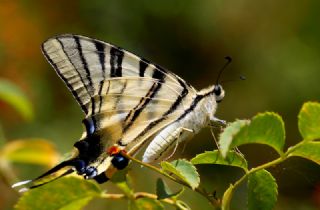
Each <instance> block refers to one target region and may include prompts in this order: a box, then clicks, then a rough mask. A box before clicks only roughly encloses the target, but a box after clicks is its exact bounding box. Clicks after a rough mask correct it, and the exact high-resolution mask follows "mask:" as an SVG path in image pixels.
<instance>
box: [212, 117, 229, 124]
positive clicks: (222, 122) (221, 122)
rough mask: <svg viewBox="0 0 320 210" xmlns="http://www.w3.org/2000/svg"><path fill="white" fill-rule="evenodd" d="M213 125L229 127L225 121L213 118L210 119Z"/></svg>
mask: <svg viewBox="0 0 320 210" xmlns="http://www.w3.org/2000/svg"><path fill="white" fill-rule="evenodd" d="M210 121H211V122H213V123H219V124H221V125H227V122H226V121H225V120H220V119H219V118H216V117H213V118H211V119H210Z"/></svg>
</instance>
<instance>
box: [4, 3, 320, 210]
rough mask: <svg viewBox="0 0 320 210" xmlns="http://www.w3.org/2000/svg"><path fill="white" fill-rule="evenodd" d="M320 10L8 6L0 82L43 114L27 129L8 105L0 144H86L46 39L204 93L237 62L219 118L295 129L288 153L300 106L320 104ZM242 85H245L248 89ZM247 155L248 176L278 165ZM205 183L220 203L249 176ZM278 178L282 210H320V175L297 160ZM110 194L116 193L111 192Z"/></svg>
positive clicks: (8, 194)
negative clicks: (115, 58)
mask: <svg viewBox="0 0 320 210" xmlns="http://www.w3.org/2000/svg"><path fill="white" fill-rule="evenodd" d="M319 9H320V1H318V0H305V1H298V0H291V1H289V0H287V1H276V0H270V1H254V0H235V1H223V0H202V1H196V0H189V1H185V0H176V1H169V0H164V1H148V0H137V1H125V0H90V1H86V0H80V1H75V0H71V1H64V0H55V1H50V0H20V1H18V0H17V1H12V0H1V1H0V68H1V70H0V78H1V79H6V80H9V81H11V82H12V83H14V84H16V85H17V86H18V87H20V88H21V89H22V90H23V92H24V93H25V95H26V96H27V97H28V98H29V99H30V100H31V104H32V108H33V116H32V115H30V116H27V117H24V118H23V117H21V116H20V115H19V114H18V113H17V112H16V111H15V110H14V109H13V108H12V106H10V105H8V104H7V103H4V102H1V101H0V116H1V117H0V123H1V127H2V130H3V132H4V136H5V137H0V138H1V139H0V140H1V145H3V142H5V141H7V142H10V141H11V140H14V139H26V138H40V139H47V140H50V141H51V142H52V143H53V144H55V145H56V147H57V150H58V151H59V152H60V153H61V154H64V153H66V152H68V151H70V149H71V148H72V145H73V143H74V141H75V140H77V139H78V138H79V137H80V134H81V132H82V125H81V120H82V118H83V115H82V113H81V111H80V108H79V107H78V105H77V104H76V101H75V100H74V99H73V98H72V95H71V94H70V93H69V91H68V90H67V88H66V87H65V85H64V84H63V82H62V81H60V79H59V78H58V76H57V75H56V74H55V72H54V70H53V69H52V68H51V67H50V65H49V64H48V63H47V62H46V60H45V59H44V57H43V56H42V54H41V51H40V45H41V43H42V42H43V41H44V40H46V39H47V38H49V37H51V36H54V35H58V34H62V33H75V34H81V35H86V36H90V37H94V38H97V39H100V40H104V41H106V42H110V43H113V44H115V45H118V46H120V47H122V48H125V49H127V50H129V51H131V52H133V53H135V54H137V55H140V56H143V57H145V58H147V59H149V60H151V61H153V62H155V63H157V64H160V65H161V66H163V67H165V68H167V69H169V70H171V71H173V72H175V73H176V74H178V75H180V76H181V77H182V78H184V79H185V80H187V81H188V82H189V83H191V84H192V85H194V87H196V88H197V89H200V88H204V87H206V86H208V85H210V84H213V83H214V81H215V79H216V76H217V72H218V71H219V69H220V68H221V66H222V65H223V64H224V62H225V61H224V59H223V58H224V57H225V56H226V55H230V56H232V57H233V63H232V64H231V65H230V66H229V67H228V69H227V70H226V71H225V72H224V75H223V79H222V80H223V81H226V82H225V83H222V85H223V86H224V88H225V90H226V97H225V99H224V101H223V102H222V103H220V104H219V107H218V111H217V117H219V118H221V119H225V120H227V121H233V120H235V119H244V118H251V117H252V116H253V115H255V114H257V113H258V112H264V111H274V112H277V113H279V114H280V115H282V116H283V119H284V121H285V123H286V125H285V126H286V129H287V130H286V131H287V134H286V135H287V143H286V146H287V147H289V146H290V145H292V144H295V143H297V142H298V141H299V140H300V138H301V137H300V135H299V132H298V128H297V114H298V112H299V109H300V107H301V105H302V104H303V102H306V101H319V98H320V88H319V79H320V67H319V66H320V59H319V58H320V25H319V23H320V14H319ZM239 75H245V76H246V78H247V80H246V81H240V79H239ZM228 81H229V82H228ZM218 131H219V129H217V132H218ZM212 142H213V139H212V137H211V135H210V132H209V130H208V129H204V130H203V131H202V132H201V133H200V134H198V135H197V136H196V137H195V138H194V139H193V140H192V141H190V142H189V143H188V145H187V147H186V149H185V150H184V151H183V152H180V154H178V155H177V156H176V157H185V158H191V157H193V156H195V155H196V154H198V153H201V152H203V151H205V150H212V149H213V148H214V147H215V146H214V144H213V143H212ZM240 149H241V151H242V152H243V153H244V154H245V156H246V158H247V160H248V161H249V164H250V166H256V165H258V164H261V163H263V162H266V161H270V160H272V159H273V158H275V157H277V155H276V153H275V152H274V151H272V150H271V149H269V148H266V147H264V146H259V145H249V146H243V147H241V148H240ZM13 169H14V173H15V175H16V176H17V177H18V179H19V180H22V179H30V178H33V177H35V176H36V175H39V173H40V172H43V171H44V170H46V169H45V168H44V167H39V166H33V165H25V164H19V165H15V166H14V168H13ZM199 171H200V173H201V180H202V184H205V185H206V188H207V189H208V191H216V192H217V196H218V197H221V195H222V194H223V192H224V190H225V189H226V188H227V187H228V185H229V183H230V182H234V181H235V180H236V179H237V178H239V176H240V175H241V171H240V170H239V169H235V168H230V167H225V166H200V167H199ZM271 172H272V174H273V175H274V176H275V178H276V179H277V181H278V185H279V194H280V195H279V198H278V203H277V206H276V209H301V210H307V209H308V210H309V209H310V210H311V209H320V167H319V166H317V165H316V164H313V163H311V162H308V161H306V160H302V159H298V158H294V159H291V160H289V161H287V162H286V163H284V164H281V165H280V166H277V167H275V168H272V169H271ZM131 174H132V177H133V181H134V186H135V190H137V191H144V190H145V191H148V192H154V188H155V179H156V178H157V176H158V175H156V174H154V173H153V172H150V171H149V170H147V169H145V168H140V167H133V168H132V170H131ZM145 177H150V179H148V180H146V178H145ZM13 181H15V180H12V182H13ZM173 187H174V188H178V187H179V186H177V185H173ZM106 189H108V191H109V192H118V191H117V189H115V188H114V186H112V184H110V183H108V184H106ZM0 192H1V194H0V209H11V208H12V206H13V205H14V203H15V202H16V200H17V198H18V195H17V193H16V192H14V191H13V190H12V189H10V187H9V185H8V184H6V183H5V182H2V181H0ZM245 194H246V191H245V186H243V187H242V188H240V190H239V191H238V192H237V194H236V195H235V199H234V201H233V203H234V205H233V206H234V209H245V204H246V199H245V198H246V197H245V196H246V195H245ZM182 200H185V201H186V202H187V203H188V204H189V205H190V206H191V207H192V208H193V209H209V208H210V206H209V205H208V204H207V202H206V200H205V199H203V198H201V197H200V196H198V195H197V194H196V193H193V192H191V191H188V190H187V192H186V194H185V195H184V198H182ZM125 207H126V202H125V201H106V200H94V201H93V202H91V203H90V204H89V206H88V207H87V209H125Z"/></svg>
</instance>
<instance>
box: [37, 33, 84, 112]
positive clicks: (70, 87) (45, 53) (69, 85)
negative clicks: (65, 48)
mask: <svg viewBox="0 0 320 210" xmlns="http://www.w3.org/2000/svg"><path fill="white" fill-rule="evenodd" d="M57 40H58V39H57ZM58 41H59V40H58ZM59 42H60V41H59ZM60 44H61V43H60ZM42 52H43V54H44V56H45V57H46V58H47V60H48V61H49V63H50V64H51V65H52V66H53V67H54V69H55V70H56V72H57V74H58V75H59V77H60V78H61V79H62V80H63V82H64V83H65V84H66V85H67V87H68V88H69V90H70V91H71V93H72V95H73V96H74V97H75V99H76V100H77V102H78V103H79V105H80V106H81V109H82V110H83V111H84V113H85V114H88V109H87V107H86V106H85V105H84V104H83V103H82V100H81V99H80V97H79V96H78V93H77V91H75V90H74V88H73V87H72V85H71V84H70V83H69V81H68V80H67V79H66V78H65V77H64V76H63V74H62V73H61V72H60V70H59V68H58V67H57V64H55V63H54V62H53V60H52V59H51V58H50V56H49V55H48V53H47V52H46V50H45V49H44V46H43V45H42Z"/></svg>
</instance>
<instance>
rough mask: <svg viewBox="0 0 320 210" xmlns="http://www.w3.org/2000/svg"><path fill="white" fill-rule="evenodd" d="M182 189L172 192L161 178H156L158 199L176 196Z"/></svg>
mask: <svg viewBox="0 0 320 210" xmlns="http://www.w3.org/2000/svg"><path fill="white" fill-rule="evenodd" d="M182 191H183V189H181V190H179V191H178V192H175V193H173V192H172V191H171V190H170V188H169V187H168V185H167V184H166V183H165V182H164V181H163V180H162V179H161V178H159V179H158V180H157V187H156V194H157V197H158V200H161V199H165V198H171V197H176V196H177V195H179V194H181V192H182Z"/></svg>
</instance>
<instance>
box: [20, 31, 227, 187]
mask: <svg viewBox="0 0 320 210" xmlns="http://www.w3.org/2000/svg"><path fill="white" fill-rule="evenodd" d="M42 51H43V53H44V56H45V57H46V59H47V60H48V62H49V63H50V64H51V65H52V66H53V68H54V69H55V71H56V72H57V74H58V75H59V77H60V78H61V79H62V80H63V81H64V83H65V84H66V85H67V87H68V89H69V90H70V91H71V93H72V94H73V96H74V98H75V99H76V101H77V102H78V104H79V105H80V107H81V109H82V110H83V112H84V114H85V119H84V120H83V124H84V127H85V130H84V132H83V135H82V137H81V138H80V140H79V141H77V142H76V143H75V144H74V152H73V155H72V156H71V157H70V158H69V159H67V160H65V161H63V162H62V163H60V164H58V165H57V166H55V167H54V168H52V169H50V170H49V171H48V172H46V173H45V174H43V175H41V176H40V177H38V178H36V179H35V180H31V181H30V182H31V188H33V187H37V186H40V185H42V184H43V183H47V182H48V181H42V180H43V179H44V178H46V179H48V178H49V181H52V180H54V179H56V178H59V177H61V176H64V175H66V174H69V173H73V172H76V173H78V174H79V175H82V176H84V177H85V178H94V179H96V180H97V181H98V182H99V183H101V182H104V181H106V180H108V179H109V178H110V177H111V176H112V174H113V173H114V172H116V171H117V170H118V169H122V168H124V167H125V166H126V164H127V162H126V160H125V159H124V158H123V157H122V156H121V155H119V153H118V152H114V151H124V150H125V151H126V152H127V154H128V155H136V154H137V152H138V151H139V149H141V148H142V147H143V146H145V145H147V149H146V151H145V153H144V155H143V161H145V162H154V161H156V160H161V159H163V158H165V154H166V153H167V151H169V150H170V149H172V148H173V146H174V145H177V143H178V142H181V141H183V140H185V139H186V138H187V137H189V136H191V135H193V134H195V133H197V132H198V131H199V130H200V129H201V128H203V127H205V126H207V125H208V123H209V122H210V121H216V118H215V117H214V113H215V111H216V108H217V103H218V102H219V101H221V100H222V99H223V97H224V91H223V89H222V87H221V86H220V85H218V84H216V85H212V86H211V87H209V88H206V89H203V90H200V91H196V90H195V89H194V88H193V87H192V86H191V85H189V84H188V83H186V82H185V81H184V80H183V79H181V78H180V77H179V76H177V75H175V74H173V73H172V72H170V71H167V70H165V69H163V68H162V67H160V66H158V65H155V64H152V63H151V62H149V61H147V60H145V59H143V58H140V57H138V56H136V55H134V54H132V53H130V52H128V51H125V50H123V49H121V48H119V47H116V46H113V45H111V44H108V43H105V42H102V41H99V40H95V39H91V38H88V37H84V36H78V35H71V34H67V35H60V36H57V37H53V38H50V39H48V40H47V41H46V42H44V43H43V45H42ZM20 184H21V185H24V184H26V182H21V183H20ZM20 184H19V183H18V184H17V185H15V186H19V185H20Z"/></svg>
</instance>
